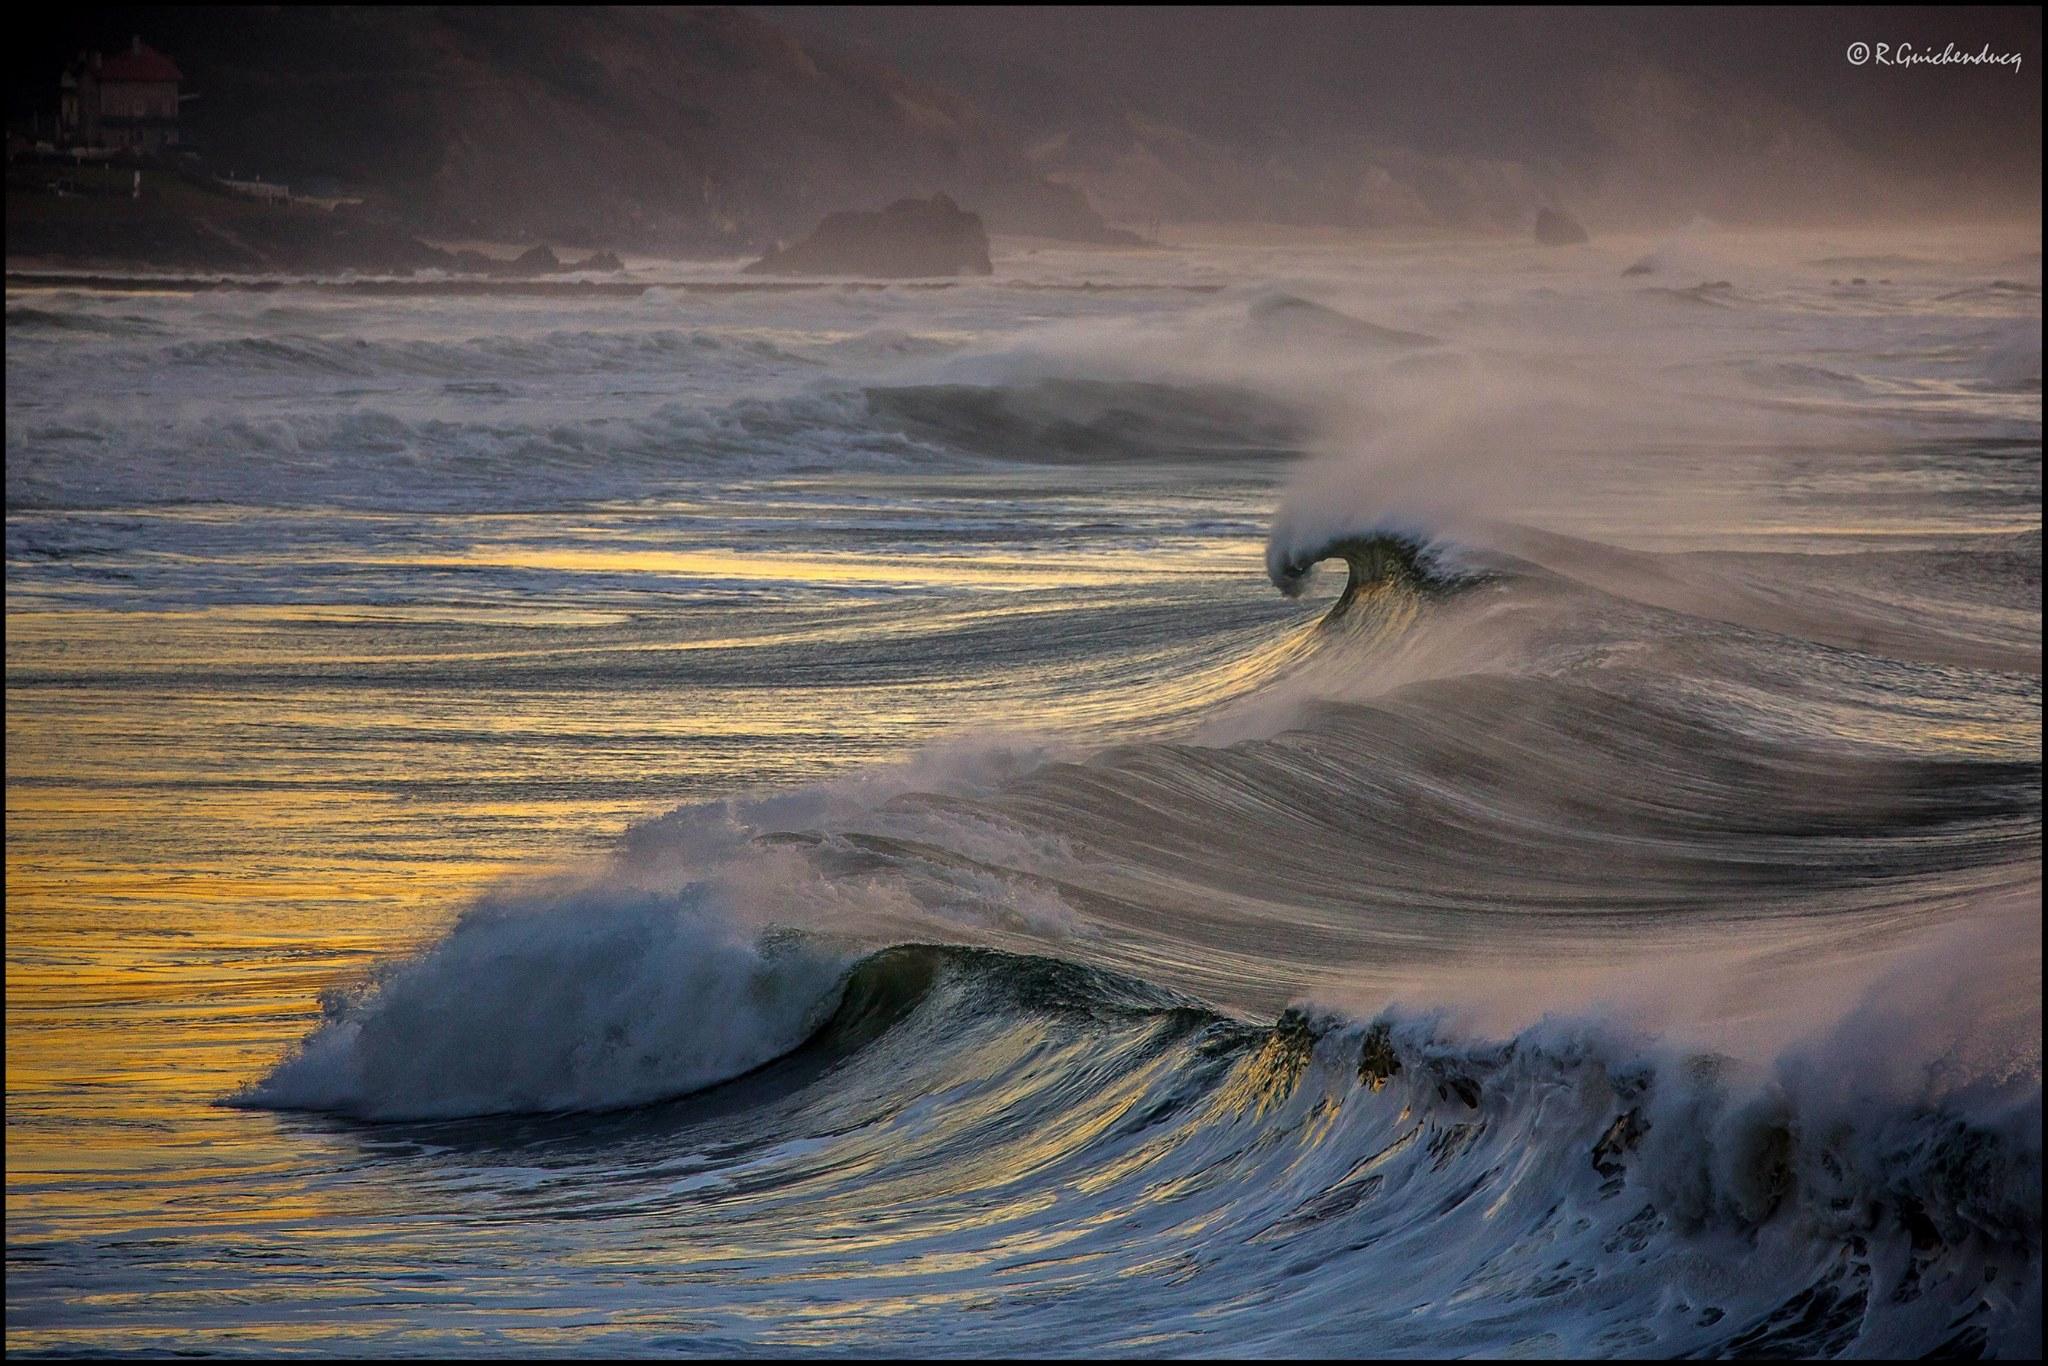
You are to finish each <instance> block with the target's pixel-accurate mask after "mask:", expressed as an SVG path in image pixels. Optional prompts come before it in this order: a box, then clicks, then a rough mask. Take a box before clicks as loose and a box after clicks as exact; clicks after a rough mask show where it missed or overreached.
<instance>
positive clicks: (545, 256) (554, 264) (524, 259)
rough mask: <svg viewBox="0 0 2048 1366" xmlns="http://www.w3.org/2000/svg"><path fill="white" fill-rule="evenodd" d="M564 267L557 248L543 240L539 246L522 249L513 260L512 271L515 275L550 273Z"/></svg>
mask: <svg viewBox="0 0 2048 1366" xmlns="http://www.w3.org/2000/svg"><path fill="white" fill-rule="evenodd" d="M561 268H562V262H561V260H560V258H558V257H557V256H556V255H555V250H554V248H553V247H550V246H549V245H548V244H547V243H545V242H543V243H541V244H540V245H539V246H537V247H531V248H528V249H527V250H526V251H522V252H520V253H519V255H518V256H517V257H516V258H515V259H514V260H513V262H512V266H511V273H512V274H514V275H548V274H552V273H553V272H555V271H558V270H560V269H561Z"/></svg>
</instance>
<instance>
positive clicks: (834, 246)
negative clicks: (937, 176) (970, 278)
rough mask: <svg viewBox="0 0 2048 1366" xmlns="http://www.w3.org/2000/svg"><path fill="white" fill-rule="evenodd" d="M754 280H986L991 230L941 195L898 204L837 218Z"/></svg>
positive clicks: (771, 258) (760, 269)
mask: <svg viewBox="0 0 2048 1366" xmlns="http://www.w3.org/2000/svg"><path fill="white" fill-rule="evenodd" d="M746 269H747V273H748V274H750V275H858V276H864V277H868V278H883V279H905V278H911V277H916V276H929V275H987V274H989V273H990V272H991V271H992V270H993V269H994V267H993V266H991V265H990V264H989V259H988V231H987V229H986V228H984V227H983V226H982V222H981V215H979V214H975V213H970V212H968V211H967V210H966V209H963V208H961V207H960V206H959V205H958V204H955V203H954V202H953V201H952V200H951V199H949V198H947V197H946V196H945V195H942V194H935V195H933V196H932V197H931V198H930V199H899V200H897V201H896V202H895V203H894V204H891V205H890V206H889V207H888V208H886V209H882V210H880V211H879V212H875V213H856V212H851V211H846V212H841V213H835V214H832V215H830V216H829V217H827V218H826V219H825V221H824V222H822V223H820V224H819V225H818V230H817V231H816V232H814V233H812V234H811V235H810V236H809V237H806V238H805V239H804V240H803V241H801V242H798V243H797V244H796V245H794V246H790V247H781V248H778V249H776V250H774V251H771V252H769V253H768V254H767V255H766V256H763V257H762V258H761V259H760V260H758V261H756V262H754V263H753V264H752V265H750V266H748V267H747V268H746Z"/></svg>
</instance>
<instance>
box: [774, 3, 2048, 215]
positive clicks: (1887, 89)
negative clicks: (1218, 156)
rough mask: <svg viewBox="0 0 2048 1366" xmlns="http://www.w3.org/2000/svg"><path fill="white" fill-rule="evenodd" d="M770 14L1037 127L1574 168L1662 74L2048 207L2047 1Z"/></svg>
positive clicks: (1861, 147)
mask: <svg viewBox="0 0 2048 1366" xmlns="http://www.w3.org/2000/svg"><path fill="white" fill-rule="evenodd" d="M766 12H767V13H769V14H771V15H773V16H776V17H779V18H781V19H782V20H784V21H785V22H787V23H789V24H790V25H791V26H792V27H797V28H799V29H807V30H810V31H812V32H817V33H823V34H830V35H832V36H834V37H836V38H839V39H842V40H845V41H850V42H854V43H859V44H862V45H865V46H867V47H869V48H870V49H871V50H872V51H874V52H875V53H876V54H877V55H880V56H883V57H886V58H887V59H888V60H890V61H892V62H895V63H897V64H899V65H901V66H903V67H904V68H906V69H907V70H909V71H910V72H911V74H913V75H916V76H920V77H923V78H926V79H930V80H934V81H940V82H943V83H947V84H952V85H955V86H956V87H957V88H960V89H963V90H964V91H966V92H967V93H969V94H970V95H972V96H973V97H974V98H975V99H977V100H979V101H980V102H981V103H982V104H983V105H984V106H985V107H987V108H989V109H990V110H991V111H992V112H994V113H996V114H998V115H1000V116H1003V117H1006V118H1009V119H1012V120H1014V121H1016V122H1018V123H1020V124H1022V125H1025V126H1026V128H1027V131H1029V130H1030V129H1031V127H1032V126H1034V125H1035V126H1037V127H1039V128H1041V129H1042V128H1051V127H1054V126H1057V125H1058V124H1060V123H1061V122H1062V121H1072V120H1073V119H1075V118H1076V117H1080V116H1085V115H1086V114H1087V113H1088V112H1090V111H1097V112H1099V111H1101V110H1104V109H1108V108H1112V107H1130V108H1136V109H1139V110H1141V111H1144V112H1148V113H1152V114H1156V115H1157V116H1160V117H1163V118H1168V119H1171V120H1173V121H1175V122H1177V123H1180V124H1182V125H1183V126H1186V127H1189V128H1190V129H1192V130H1194V131H1196V132H1199V133H1202V134H1204V135H1205V136H1212V137H1216V138H1219V139H1224V140H1231V139H1242V138H1245V137H1275V136H1278V137H1300V138H1312V137H1315V136H1317V135H1319V134H1327V133H1330V132H1344V133H1370V134H1374V135H1378V136H1383V137H1386V138H1388V139H1390V140H1393V141H1398V142H1400V143H1404V144H1406V145H1410V146H1413V147H1415V148H1416V149H1418V150H1421V151H1425V152H1438V153H1445V152H1448V153H1463V154H1477V155H1488V156H1497V157H1513V158H1556V159H1560V160H1569V159H1570V158H1572V157H1573V156H1575V155H1579V154H1585V153H1590V152H1592V151H1593V150H1594V149H1593V148H1591V147H1590V146H1589V145H1588V143H1589V141H1592V140H1593V139H1594V136H1595V135H1594V131H1593V130H1592V129H1591V128H1589V126H1588V121H1587V119H1586V117H1585V105H1586V101H1587V98H1588V86H1589V82H1591V81H1592V80H1593V79H1594V78H1595V77H1597V76H1599V75H1601V74H1602V73H1606V72H1610V71H1613V70H1616V69H1621V68H1627V67H1629V66H1631V65H1636V64H1642V63H1650V64H1654V65H1655V66H1657V67H1659V68H1662V69H1664V70H1667V71H1669V72H1672V73H1674V74H1675V75H1678V76H1681V77H1684V78H1687V79H1689V80H1691V81H1694V82H1697V83H1698V85H1699V86H1700V87H1701V88H1702V89H1703V90H1704V91H1705V92H1706V93H1707V94H1708V95H1709V97H1718V98H1720V99H1723V100H1725V101H1726V104H1727V106H1728V107H1729V108H1735V109H1739V108H1742V107H1744V106H1748V105H1752V104H1758V105H1761V106H1762V107H1763V108H1765V109H1766V110H1768V109H1769V108H1770V107H1771V106H1772V105H1773V104H1775V103H1776V102H1780V101H1782V102H1783V103H1784V104H1786V105H1789V106H1791V107H1792V108H1794V109H1796V110H1798V111H1799V112H1800V113H1802V114H1804V115H1806V116H1808V117H1810V118H1812V119H1813V120H1815V121H1817V122H1818V123H1819V124H1821V125H1823V126H1824V127H1825V128H1826V129H1827V130H1828V131H1830V132H1831V133H1832V134H1834V135H1835V136H1837V137H1839V138H1840V139H1841V140H1842V142H1843V143H1844V144H1845V145H1846V146H1848V147H1850V148H1853V149H1856V150H1858V151H1860V152H1863V153H1866V154H1868V155H1870V156H1871V157H1872V158H1873V159H1874V160H1875V161H1877V162H1879V163H1880V164H1886V163H1895V164H1896V165H1897V166H1898V169H1899V171H1900V173H1901V174H1902V175H1907V176H1913V177H1923V176H1931V177H1934V178H1937V179H1940V180H1943V181H1947V182H1950V183H1984V182H1987V181H1988V182H1991V183H1993V185H1995V184H1996V183H1997V182H2001V181H2017V182H2022V183H2024V184H2026V185H2031V186H2032V187H2034V188H2033V193H2034V197H2035V200H2036V203H2038V193H2039V191H2038V187H2039V183H2040V167H2041V150H2042V149H2041V70H2042V68H2041V65H2040V54H2041V11H2040V10H2039V9H2038V8H2035V7H2006V8H1984V9H1966V8H1942V7H1912V8H1883V7H1852V6H1836V7H1823V8H1813V9H1753V8H1735V9H1729V8H1689V9H1665V8H1646V9H1624V10H1613V9H1599V8H1578V7H1572V8H1560V9H1535V8H1520V7H1517V8H1508V7H1502V8H1465V9H1423V8H1391V9H1381V8H1306V9H1296V8H1270V7H1269V8H1253V7H1238V6H1228V7H1195V8H1188V9H1176V8H1130V9H1126V8H1106V9H1105V8H1089V9H1060V8H1044V7H1031V6H996V7H987V8H966V9H956V8H922V7H914V6H875V7H860V8H840V7H830V6H771V7H768V8H767V11H766ZM1859 41H1861V42H1869V43H1873V44H1875V43H1879V42H1889V43H1893V44H1898V43H1902V42H1910V43H1913V44H1915V45H1916V47H1919V48H1921V49H1924V50H1929V51H1938V50H1940V49H1941V48H1943V47H1945V46H1946V45H1947V44H1948V43H1951V42H1953V43H1954V44H1955V45H1956V46H1957V48H1958V49H1963V50H1969V51H1976V50H1978V49H1980V48H1982V47H1983V46H1985V45H1986V44H1989V46H1990V47H1991V49H1992V51H1993V52H1995V53H2008V52H2017V53H2019V54H2020V56H2021V65H2020V68H2019V70H2018V71H2017V72H2015V71H2014V70H2013V69H2012V68H2011V67H2009V66H1982V67H1967V66H1945V67H1938V68H1937V67H1928V66H1922V67H1917V68H1907V69H1898V68H1892V69H1879V68H1877V67H1876V66H1874V65H1872V64H1868V63H1866V64H1865V65H1863V66H1861V67H1858V66H1855V65H1852V64H1851V63H1850V61H1849V60H1848V57H1847V52H1848V48H1849V45H1850V44H1851V43H1853V42H1859ZM1765 117H1768V114H1766V115H1765Z"/></svg>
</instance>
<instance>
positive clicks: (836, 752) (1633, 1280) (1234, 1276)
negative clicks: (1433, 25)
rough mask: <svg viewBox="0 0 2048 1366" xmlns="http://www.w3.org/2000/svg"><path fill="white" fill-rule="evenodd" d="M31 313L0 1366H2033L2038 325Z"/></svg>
mask: <svg viewBox="0 0 2048 1366" xmlns="http://www.w3.org/2000/svg"><path fill="white" fill-rule="evenodd" d="M996 257H997V261H996V272H995V275H994V276H993V277H991V278H990V279H988V280H986V281H981V280H976V281H971V282H958V283H940V282H918V283H909V284H902V285H891V286H873V285H852V284H846V283H837V282H829V281H818V282H798V283H796V284H794V285H786V284H777V285H774V286H766V287H753V286H749V285H748V284H746V283H745V282H744V280H743V277H741V276H740V275H739V274H738V265H739V263H737V262H728V263H705V262H697V263H679V262H670V261H656V260H636V261H633V262H630V263H629V266H630V269H629V271H628V274H627V276H626V278H625V280H624V281H621V280H620V279H619V278H617V277H603V278H601V279H599V278H593V279H590V280H580V279H575V278H570V279H565V280H561V281H555V282H548V283H546V284H541V285H521V286H518V287H507V288H497V287H493V286H492V285H490V284H489V283H487V282H479V281H465V280H459V279H444V278H440V277H434V276H426V277H416V278H412V279H407V280H372V279H353V278H345V277H336V278H319V279H209V280H169V281H167V280H160V279H159V280H141V279H133V278H114V277H91V278H84V277H81V278H76V279H65V278H61V277H53V276H34V277H26V276H23V277H10V279H9V282H8V288H7V333H6V348H7V371H8V378H7V438H6V439H7V470H6V482H7V597H8V608H7V610H8V632H7V639H8V643H7V734H8V738H7V754H8V762H7V769H8V782H7V794H8V795H7V800H8V832H9V833H8V864H7V868H8V872H7V878H8V910H7V931H8V934H7V955H8V956H7V964H8V967H7V971H8V987H7V991H8V1126H9V1145H8V1146H9V1156H8V1196H7V1200H8V1235H7V1267H8V1278H7V1322H8V1328H7V1334H8V1347H9V1350H10V1351H11V1352H23V1353H49V1354H72V1353H94V1354H98V1353H105V1352H113V1351H165V1350H177V1351H180V1352H187V1351H192V1352H201V1353H218V1354H243V1353H247V1354H264V1355H270V1354H276V1353H284V1352H311V1353H321V1352H326V1353H332V1352H336V1351H345V1352H362V1351H371V1352H393V1353H405V1354H422V1353H453V1354H489V1353H504V1352H512V1351H521V1352H523V1351H562V1352H573V1353H579V1354H598V1353H603V1354H611V1353H620V1354H629V1355H656V1354H660V1355H674V1354H692V1355H731V1354H762V1355H768V1354H790V1353H803V1354H813V1353H816V1354H823V1353H839V1354H847V1353H859V1354H912V1355H917V1354H924V1355H1013V1354H1035V1355H1047V1354H1051V1355H1079V1354H1110V1353H1114V1354H1130V1355H1262V1356H1323V1355H1346V1356H1353V1355H1366V1354H1370V1355H1382V1356H1395V1357H1399V1356H1444V1355H1471V1356H1504V1355H1519V1356H1530V1355H1534V1356H1653V1357H1668V1356H1677V1355H1698V1356H1804V1357H1836V1356H1925V1355H1964V1356H1978V1357H1986V1356H1988V1357H2020V1358H2036V1357H2038V1356H2039V1355H2040V1344H2041V1195H2042V1192H2041V1089H2040V1088H2041V1010H2040V1006H2041V933H2040V914H2039V905H2040V894H2041V766H2040V760H2041V707H2042V698H2041V517H2040V507H2041V364H2040V354H2041V352H2040V337H2041V311H2040V310H2041V303H2040V298H2041V296H2040V282H2041V262H2040V253H2039V234H2038V230H2037V229H2036V228H2033V227H2031V226H2028V227H2025V228H2023V229H2016V230H2010V231H2009V230H2005V229H2000V228H1995V227H1987V228H1982V229H1971V230H1961V229H1940V230H1936V229H1899V230H1893V231H1887V232H1882V233H1880V232H1875V231H1867V232H1857V233H1849V232H1829V231H1821V230H1814V231H1808V232H1801V233H1790V232H1786V233H1773V234H1765V233H1754V232H1743V231H1737V230H1734V229H1728V228H1721V227H1716V226H1714V225H1711V224H1707V223H1695V224H1693V225H1692V226H1691V227H1689V228H1687V229H1686V230H1684V231H1683V232H1679V233H1674V234H1668V235H1663V236H1657V237H1648V238H1642V239H1631V240H1626V241H1620V240H1616V241H1603V242H1596V243H1594V244H1592V245H1590V246H1582V247H1571V248H1560V249H1548V248H1541V247H1536V246H1533V245H1526V244H1522V243H1518V242H1507V241H1499V240H1465V239H1456V240H1453V239H1433V240H1414V241H1391V240H1390V241H1348V242H1336V241H1332V240H1310V239H1307V238H1302V237H1284V236H1274V237H1273V238H1271V239H1270V240H1260V241H1258V242H1246V241H1243V240H1240V241H1237V242H1235V243H1231V244H1225V243H1204V242H1203V241H1201V240H1199V239H1198V238H1196V237H1192V236H1191V237H1190V238H1189V239H1188V240H1185V241H1182V242H1179V243H1177V244H1175V245H1173V246H1170V247H1161V248H1153V249H1138V250H1127V251H1083V250H1078V249H1066V248H1059V247H1054V246H1048V245H1045V244H1034V243H1023V242H1015V243H998V250H997V252H996Z"/></svg>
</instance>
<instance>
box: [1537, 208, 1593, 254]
mask: <svg viewBox="0 0 2048 1366" xmlns="http://www.w3.org/2000/svg"><path fill="white" fill-rule="evenodd" d="M1536 240H1537V241H1539V242H1541V243H1542V244H1543V245H1544V246H1546V247H1569V246H1573V245H1575V244H1577V243H1580V242H1584V241H1587V240H1589V239H1588V238H1587V236H1586V229H1585V226H1584V225H1583V224H1581V223H1580V222H1579V220H1578V219H1576V218H1573V217H1572V216H1571V215H1570V214H1568V213H1561V212H1559V211H1558V210H1556V209H1539V210H1537V212H1536Z"/></svg>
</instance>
